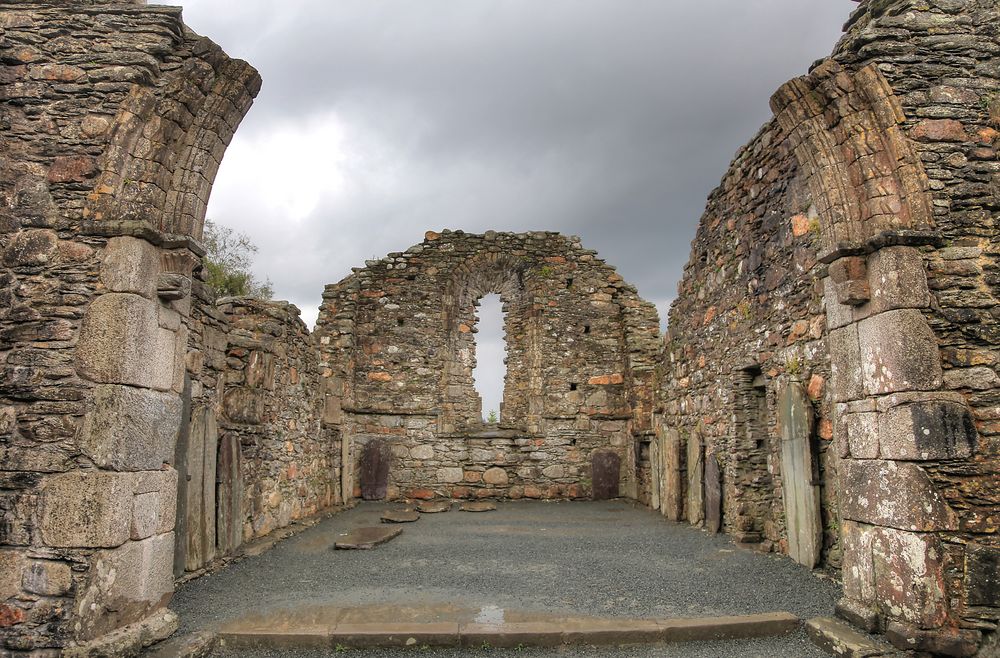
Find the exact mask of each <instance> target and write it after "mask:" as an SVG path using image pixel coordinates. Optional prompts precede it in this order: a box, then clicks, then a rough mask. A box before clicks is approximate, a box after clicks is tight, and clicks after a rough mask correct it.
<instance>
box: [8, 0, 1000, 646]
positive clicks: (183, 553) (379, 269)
mask: <svg viewBox="0 0 1000 658" xmlns="http://www.w3.org/2000/svg"><path fill="white" fill-rule="evenodd" d="M805 68H806V66H805V63H803V70H805ZM260 86H261V79H260V77H259V76H258V74H257V72H256V71H255V70H254V69H253V68H252V67H251V66H250V65H249V64H247V63H246V62H243V61H239V60H234V59H230V58H229V57H228V56H227V55H226V54H225V53H224V52H222V51H221V50H220V49H219V47H218V46H216V45H215V44H214V43H213V42H212V41H210V40H209V39H207V38H204V37H201V36H199V35H197V34H194V33H193V32H192V31H191V30H189V29H188V28H187V27H186V26H185V25H184V24H183V22H182V20H181V12H180V9H178V8H173V7H165V6H154V5H148V6H147V5H146V4H145V1H144V0H118V1H109V0H48V1H41V0H37V1H36V0H6V1H4V0H0V154H2V159H0V656H12V657H13V656H39V657H41V656H52V655H59V654H60V653H61V654H63V655H69V656H99V655H109V654H111V655H115V654H118V655H136V654H137V653H138V652H139V651H140V650H141V649H142V647H143V646H148V645H150V644H152V643H154V642H156V641H158V640H161V639H163V638H164V637H166V636H168V635H170V634H171V633H172V632H173V630H174V629H175V628H176V625H177V618H176V615H174V614H173V613H172V612H170V610H169V608H168V606H169V603H170V599H171V596H172V593H173V592H174V588H175V582H176V581H177V580H178V579H183V578H186V577H189V576H190V575H191V574H197V573H200V572H202V571H204V570H205V569H207V568H212V565H213V564H217V563H218V562H219V560H220V559H221V558H224V557H226V556H230V555H234V554H237V553H238V552H239V551H240V550H241V546H243V545H244V544H246V543H247V542H250V541H252V540H254V539H256V538H259V537H263V536H265V535H268V534H269V533H272V532H274V531H276V530H280V529H282V528H285V527H287V526H289V524H291V523H293V522H294V521H296V520H300V519H304V518H307V517H311V516H314V515H317V514H319V513H321V512H324V511H326V510H330V509H333V508H336V507H337V506H343V505H347V504H350V503H352V501H355V500H358V499H363V500H402V499H439V498H446V499H463V500H464V499H480V498H491V499H505V500H506V499H550V500H551V499H581V500H584V499H607V498H613V497H624V498H628V499H633V500H635V501H637V502H638V503H640V504H642V505H645V506H649V507H651V508H654V509H657V510H659V511H660V512H661V513H662V514H663V515H664V516H665V517H667V518H668V519H670V520H671V521H676V522H678V523H688V524H693V525H696V526H699V527H702V528H705V529H706V530H708V531H709V532H718V533H724V534H726V535H728V536H731V538H732V540H733V541H734V542H735V543H736V544H738V545H739V546H740V547H742V548H745V549H750V550H756V551H761V552H765V553H777V554H782V555H785V556H787V557H788V558H789V559H792V560H795V561H796V562H798V563H800V564H801V565H804V567H805V568H809V569H813V568H817V569H823V570H825V571H827V572H828V573H831V574H834V575H835V577H836V578H838V579H839V581H840V583H841V585H842V588H843V598H842V599H841V600H840V602H839V603H838V604H837V607H836V614H837V616H838V617H839V618H840V619H841V620H842V621H844V622H846V623H849V624H851V625H853V627H855V628H857V629H860V630H863V631H866V632H870V633H873V634H876V635H880V636H883V637H884V638H885V639H886V640H887V641H888V642H890V643H891V644H892V645H894V646H895V647H896V648H897V649H899V650H901V651H917V652H924V653H923V655H928V654H931V655H944V656H976V655H979V656H990V655H993V656H995V655H1000V637H998V634H1000V631H998V626H1000V376H998V369H1000V305H998V298H1000V228H998V226H997V224H998V222H1000V6H998V3H997V0H862V1H860V2H858V3H857V8H856V10H855V11H854V13H853V14H852V15H851V18H850V19H849V21H848V22H847V24H846V25H845V26H844V33H843V37H842V38H841V40H840V41H839V43H837V44H836V46H835V48H834V49H833V52H832V54H831V55H830V56H829V57H828V58H826V59H823V60H821V61H819V62H816V63H814V64H813V65H812V66H811V67H810V68H809V69H808V72H807V73H805V74H804V75H803V76H802V77H799V78H796V79H794V80H791V81H789V82H788V83H786V84H785V85H783V86H782V87H781V88H779V89H777V90H776V91H775V93H774V95H773V97H772V99H771V107H772V109H773V112H774V116H773V118H772V119H771V120H770V121H769V122H768V123H767V124H765V125H764V126H763V127H762V128H761V130H760V132H759V133H758V134H757V135H756V136H754V137H753V138H752V139H751V141H750V142H749V143H748V144H747V145H746V146H744V147H742V148H741V149H740V150H739V152H738V153H737V155H736V157H735V159H734V160H733V162H732V164H731V166H730V168H729V170H728V171H726V172H725V173H724V174H723V177H722V181H721V183H720V184H719V186H718V187H717V188H716V189H715V191H714V192H712V194H711V196H710V197H709V199H708V202H707V206H706V209H705V212H704V215H703V216H702V218H701V222H700V224H699V227H698V231H697V235H696V236H694V241H693V243H692V252H691V256H690V260H689V261H688V263H687V266H686V267H685V270H684V276H683V279H682V281H681V282H680V284H679V288H678V297H677V299H676V301H675V302H674V304H673V307H672V308H671V311H670V317H669V330H668V331H667V333H666V335H665V336H664V335H663V334H662V333H661V332H660V329H659V321H658V317H657V313H656V310H655V308H654V307H653V306H652V305H651V304H649V303H648V302H646V301H644V300H643V299H642V298H641V297H640V296H639V293H638V291H637V290H636V289H635V288H634V287H633V286H631V285H630V284H628V283H627V282H625V281H623V280H622V277H621V276H620V275H619V274H617V273H616V272H615V270H614V268H613V267H611V266H610V265H608V264H606V263H605V262H604V261H603V260H601V259H600V258H599V255H598V254H597V253H595V252H594V251H592V250H589V249H587V248H586V247H585V245H583V244H581V243H580V240H579V238H576V237H573V236H565V235H560V234H558V233H552V232H543V231H539V232H531V233H518V234H515V233H504V232H487V233H485V234H470V233H465V232H462V231H458V230H454V231H452V230H441V231H440V232H437V231H429V232H428V233H427V234H426V236H425V239H424V241H423V242H422V243H420V244H417V245H414V246H411V247H409V248H406V249H405V250H403V251H400V252H397V253H391V254H389V255H387V256H386V257H385V258H382V259H380V260H373V261H369V262H368V263H366V264H365V266H364V267H358V268H355V269H354V270H353V272H352V274H351V275H349V276H348V277H346V278H345V279H344V280H342V281H340V282H338V283H334V284H331V285H329V286H327V287H326V289H325V290H324V291H322V300H323V302H322V306H321V308H320V316H319V321H318V324H317V326H316V329H315V330H314V331H312V332H310V331H309V330H308V328H307V327H306V326H305V324H304V323H303V322H302V320H301V319H300V318H299V314H298V310H297V309H296V308H295V307H294V306H292V305H290V304H288V303H285V302H271V301H259V300H253V299H247V298H222V299H216V298H215V296H214V295H213V294H212V293H211V291H210V290H209V289H208V288H207V287H206V285H205V282H204V276H203V273H202V259H203V257H204V255H205V251H204V247H203V246H202V244H201V242H200V240H201V238H202V231H203V225H204V220H205V210H206V204H207V202H208V198H209V194H210V192H211V188H212V184H213V181H214V179H215V175H216V172H217V170H218V168H219V164H220V162H221V161H222V159H223V155H224V153H225V151H226V147H227V145H228V144H229V142H230V140H231V139H232V137H233V134H234V132H235V131H236V130H237V128H238V126H239V124H240V121H241V120H242V118H243V117H244V115H245V114H246V113H247V111H248V110H249V109H250V106H251V104H252V102H253V99H254V97H255V96H256V95H257V93H258V91H259V89H260ZM400 247H401V248H402V247H405V245H400ZM319 292H320V291H317V295H318V294H319ZM487 294H499V295H500V298H501V300H502V303H503V307H504V311H505V316H504V317H505V320H504V322H505V324H504V332H505V335H506V343H507V373H506V378H505V385H504V391H503V413H502V417H501V422H500V423H499V424H495V425H494V424H484V423H483V421H482V409H481V402H480V400H479V396H478V394H477V393H476V391H475V388H474V386H473V379H472V369H473V367H474V366H475V360H476V356H475V342H474V334H475V332H476V323H477V314H476V308H477V304H478V302H479V300H480V299H481V298H482V297H483V296H484V295H487ZM830 612H831V615H832V614H833V613H834V611H832V610H831V611H830Z"/></svg>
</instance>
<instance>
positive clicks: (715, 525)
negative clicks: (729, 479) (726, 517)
mask: <svg viewBox="0 0 1000 658" xmlns="http://www.w3.org/2000/svg"><path fill="white" fill-rule="evenodd" d="M721 528H722V473H721V472H720V471H719V460H718V459H717V458H716V457H715V453H714V452H712V453H709V454H708V456H706V457H705V529H706V530H708V531H709V532H719V530H720V529H721Z"/></svg>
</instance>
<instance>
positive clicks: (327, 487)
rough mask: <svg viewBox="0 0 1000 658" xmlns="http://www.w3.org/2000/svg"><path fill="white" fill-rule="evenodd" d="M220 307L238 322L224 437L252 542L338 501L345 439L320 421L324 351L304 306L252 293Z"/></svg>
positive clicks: (229, 359)
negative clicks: (259, 298)
mask: <svg viewBox="0 0 1000 658" xmlns="http://www.w3.org/2000/svg"><path fill="white" fill-rule="evenodd" d="M218 308H219V309H220V310H221V311H222V312H223V313H225V314H226V317H227V319H228V320H229V325H230V330H229V332H228V333H227V343H228V345H227V349H226V371H225V393H224V394H223V396H222V399H223V404H222V409H223V416H222V419H221V421H220V441H221V442H223V443H224V442H226V441H231V442H233V445H232V451H233V455H234V459H235V460H236V462H234V463H233V467H234V469H235V471H236V472H237V473H238V476H239V479H240V481H241V482H242V483H243V489H242V491H241V490H240V489H239V488H238V487H234V491H235V492H236V495H240V496H242V500H243V504H242V506H237V508H238V509H240V510H241V512H240V514H241V516H242V519H243V523H241V524H238V525H239V526H240V530H241V532H242V539H243V540H248V539H252V538H255V537H259V536H262V535H265V534H267V533H269V532H271V531H272V530H274V529H276V528H281V527H284V526H287V525H288V524H289V523H291V522H292V521H294V520H296V519H300V518H304V517H307V516H311V515H313V514H316V513H317V512H319V511H320V510H322V509H324V508H326V507H329V506H331V505H332V504H334V502H336V501H337V500H338V495H337V492H336V489H337V486H336V484H337V479H336V473H337V472H338V468H339V461H340V444H339V441H338V440H337V437H336V436H335V435H331V434H328V433H326V432H324V430H322V428H321V427H320V419H321V415H322V403H323V399H322V397H321V396H320V395H319V391H320V387H319V383H320V371H319V367H318V361H319V354H318V351H317V350H316V348H315V346H314V344H313V342H312V339H311V336H310V334H309V330H308V329H307V328H306V326H305V323H303V322H302V320H301V319H300V318H299V310H298V309H297V308H296V307H295V306H292V305H291V304H288V303H286V302H260V301H256V300H251V299H224V300H222V301H221V303H220V305H219V306H218ZM225 453H226V450H220V453H219V454H220V455H223V454H225ZM218 470H219V471H220V472H222V471H223V470H224V468H223V464H220V465H219V467H218ZM235 484H236V483H234V485H235Z"/></svg>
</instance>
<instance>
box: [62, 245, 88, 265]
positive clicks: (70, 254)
mask: <svg viewBox="0 0 1000 658" xmlns="http://www.w3.org/2000/svg"><path fill="white" fill-rule="evenodd" d="M57 249H58V250H59V256H60V257H62V258H63V259H64V260H68V261H72V262H74V263H79V262H81V261H85V260H87V259H88V258H90V257H91V256H93V255H94V250H93V249H91V248H90V247H88V246H87V245H85V244H81V243H79V242H73V241H72V240H60V241H59V244H58V245H57Z"/></svg>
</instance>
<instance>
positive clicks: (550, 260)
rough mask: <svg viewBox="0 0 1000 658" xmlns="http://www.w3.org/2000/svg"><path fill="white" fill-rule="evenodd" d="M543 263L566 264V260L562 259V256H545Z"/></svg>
mask: <svg viewBox="0 0 1000 658" xmlns="http://www.w3.org/2000/svg"><path fill="white" fill-rule="evenodd" d="M545 262H546V263H565V262H566V258H565V257H563V256H546V257H545Z"/></svg>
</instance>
